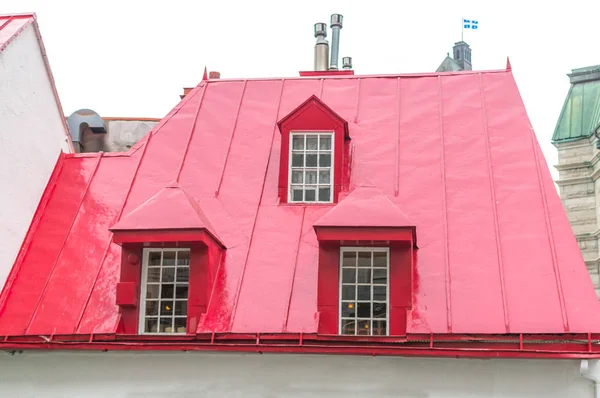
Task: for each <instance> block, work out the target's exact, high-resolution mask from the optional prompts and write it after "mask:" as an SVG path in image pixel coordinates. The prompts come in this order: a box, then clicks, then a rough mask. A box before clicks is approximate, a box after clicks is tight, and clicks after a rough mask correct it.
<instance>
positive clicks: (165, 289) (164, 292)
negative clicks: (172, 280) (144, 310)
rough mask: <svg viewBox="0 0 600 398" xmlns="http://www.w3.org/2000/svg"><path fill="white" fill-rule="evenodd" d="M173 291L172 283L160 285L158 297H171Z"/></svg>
mask: <svg viewBox="0 0 600 398" xmlns="http://www.w3.org/2000/svg"><path fill="white" fill-rule="evenodd" d="M174 293H175V286H173V285H162V289H161V291H160V298H163V299H165V298H170V299H172V298H173V294H174Z"/></svg>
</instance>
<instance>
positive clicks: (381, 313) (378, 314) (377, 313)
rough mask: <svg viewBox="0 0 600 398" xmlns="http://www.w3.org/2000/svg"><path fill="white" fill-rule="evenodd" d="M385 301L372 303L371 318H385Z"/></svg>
mask: <svg viewBox="0 0 600 398" xmlns="http://www.w3.org/2000/svg"><path fill="white" fill-rule="evenodd" d="M386 311H387V305H386V304H385V303H373V318H385V317H386V315H387V312H386Z"/></svg>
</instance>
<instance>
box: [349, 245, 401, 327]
mask: <svg viewBox="0 0 600 398" xmlns="http://www.w3.org/2000/svg"><path fill="white" fill-rule="evenodd" d="M348 251H351V252H359V251H370V252H385V253H387V256H386V258H387V264H386V270H387V278H386V281H387V282H386V291H385V293H386V297H385V302H386V306H385V310H386V314H385V322H386V323H385V329H386V330H385V336H389V335H390V285H391V283H390V282H391V281H390V248H389V247H364V246H342V247H340V260H339V281H338V289H339V291H338V294H339V296H338V297H339V299H338V334H339V335H342V277H343V260H344V256H343V254H344V252H348ZM357 268H358V264H357ZM372 270H373V267H372V266H371V283H369V284H368V285H369V286H371V300H370V303H371V304H372V303H373V286H375V285H373V271H372ZM354 284H355V285H358V276H357V279H356V281H355V283H354ZM361 285H365V286H366V285H367V284H366V283H361ZM377 286H382V285H377ZM354 302H355V303H357V307H358V296H357V295H356V296H355V299H354ZM356 311H358V308H356ZM356 320H357V322H358V320H359V319H358V314H357V317H356ZM369 320H370V322H371V333H372V328H373V320H384V319H383V318H373V314H372V313H371V318H369ZM357 328H358V326H355V330H357ZM344 336H360V337H367V335H359V334H356V333H355V334H345V335H344ZM368 336H376V337H377V336H381V335H372V334H369V335H368Z"/></svg>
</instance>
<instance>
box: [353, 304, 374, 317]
mask: <svg viewBox="0 0 600 398" xmlns="http://www.w3.org/2000/svg"><path fill="white" fill-rule="evenodd" d="M356 313H357V315H358V317H359V318H370V317H371V303H358V310H357V311H356Z"/></svg>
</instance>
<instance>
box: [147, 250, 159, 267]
mask: <svg viewBox="0 0 600 398" xmlns="http://www.w3.org/2000/svg"><path fill="white" fill-rule="evenodd" d="M148 265H150V266H152V265H155V266H156V265H160V252H150V254H149V255H148Z"/></svg>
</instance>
